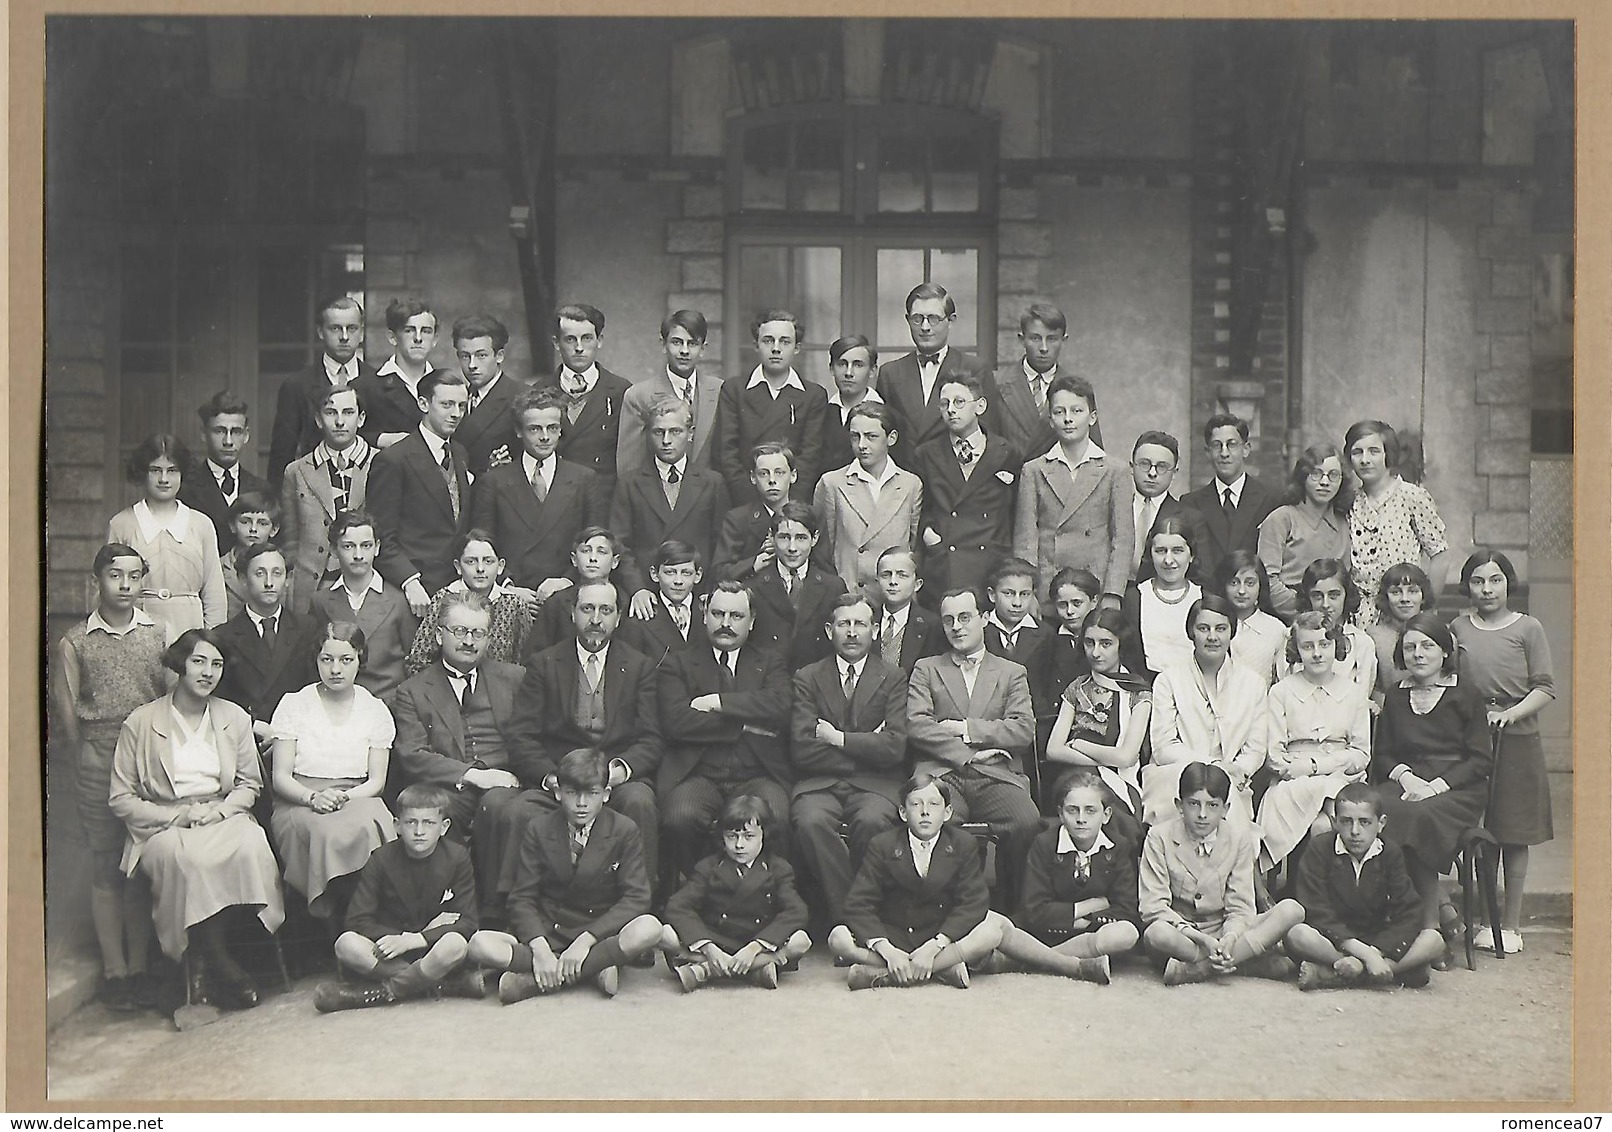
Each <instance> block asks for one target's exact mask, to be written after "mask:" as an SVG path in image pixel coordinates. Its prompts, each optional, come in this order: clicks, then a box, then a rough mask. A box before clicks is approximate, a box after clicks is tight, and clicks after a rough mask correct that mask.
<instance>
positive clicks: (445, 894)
mask: <svg viewBox="0 0 1612 1132" xmlns="http://www.w3.org/2000/svg"><path fill="white" fill-rule="evenodd" d="M452 899H453V889H451V888H444V889H443V890H442V902H443V903H444V904H446V903H447V902H448V901H450V900H452Z"/></svg>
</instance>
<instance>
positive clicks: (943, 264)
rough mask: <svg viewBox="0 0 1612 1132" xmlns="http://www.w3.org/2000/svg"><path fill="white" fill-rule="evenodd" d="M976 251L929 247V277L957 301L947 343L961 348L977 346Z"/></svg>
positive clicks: (977, 262)
mask: <svg viewBox="0 0 1612 1132" xmlns="http://www.w3.org/2000/svg"><path fill="white" fill-rule="evenodd" d="M979 258H980V257H979V252H978V251H977V250H975V249H974V248H931V249H930V251H929V278H930V279H931V280H933V281H934V282H936V283H939V284H940V285H941V286H942V287H944V288H946V290H947V291H949V292H951V296H952V298H954V299H956V300H957V321H955V322H953V323H952V333H951V338H950V343H951V345H953V346H961V347H963V348H964V349H973V348H974V347H975V346H977V345H979V316H980V309H979V297H980V277H979Z"/></svg>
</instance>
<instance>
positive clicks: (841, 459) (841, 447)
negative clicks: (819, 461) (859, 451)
mask: <svg viewBox="0 0 1612 1132" xmlns="http://www.w3.org/2000/svg"><path fill="white" fill-rule="evenodd" d="M830 392H832V390H831V391H830ZM870 392H871V390H870ZM855 459H856V450H855V449H854V448H852V447H851V430H850V429H849V428H847V427H846V424H845V416H844V414H843V412H842V410H841V409H840V407H839V406H838V405H836V404H835V403H834V402H833V401H830V402H829V403H828V411H827V412H826V413H824V414H823V470H824V472H828V471H830V470H831V469H834V468H843V467H845V465H847V464H849V463H850V462H851V461H852V460H855ZM818 482H819V483H821V482H822V480H821V479H819V480H818Z"/></svg>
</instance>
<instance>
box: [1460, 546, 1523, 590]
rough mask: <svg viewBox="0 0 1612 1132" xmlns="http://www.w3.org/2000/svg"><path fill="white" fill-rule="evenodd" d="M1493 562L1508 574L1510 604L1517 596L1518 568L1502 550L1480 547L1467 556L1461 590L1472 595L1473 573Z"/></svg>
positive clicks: (1463, 565)
mask: <svg viewBox="0 0 1612 1132" xmlns="http://www.w3.org/2000/svg"><path fill="white" fill-rule="evenodd" d="M1491 564H1493V565H1495V566H1498V567H1500V572H1501V573H1502V574H1504V575H1505V576H1506V601H1507V603H1508V604H1509V603H1510V602H1511V601H1512V600H1513V599H1514V598H1515V597H1516V596H1517V568H1516V567H1515V566H1513V565H1512V564H1511V559H1510V558H1509V557H1507V555H1506V553H1505V552H1504V551H1502V550H1490V549H1489V548H1488V547H1479V548H1478V549H1477V550H1474V551H1473V552H1472V553H1471V554H1470V555H1469V556H1468V557H1467V560H1466V561H1465V562H1463V563H1462V564H1461V592H1462V593H1463V594H1465V595H1466V596H1467V597H1471V596H1472V575H1473V574H1475V573H1477V571H1478V567H1480V566H1488V565H1491Z"/></svg>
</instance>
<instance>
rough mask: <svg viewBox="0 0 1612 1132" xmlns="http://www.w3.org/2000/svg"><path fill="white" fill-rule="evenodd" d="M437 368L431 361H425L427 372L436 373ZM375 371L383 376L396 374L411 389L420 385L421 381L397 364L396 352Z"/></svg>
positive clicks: (423, 374)
mask: <svg viewBox="0 0 1612 1132" xmlns="http://www.w3.org/2000/svg"><path fill="white" fill-rule="evenodd" d="M436 368H437V367H436V366H434V365H432V364H431V363H430V362H429V361H427V362H426V363H425V373H434V372H435V371H436ZM375 373H376V375H377V376H381V377H384V376H385V375H387V374H389V373H391V374H396V375H397V377H398V379H399V380H400V381H402V382H403V384H404V386H406V387H407V388H409V389H415V388H418V386H419V382H417V381H415V380H414V379H413V378H412V377H410V376H409V375H408V374H406V373H404V372H403V367H402V366H400V365H398V364H397V355H396V354H393V355H392V356H391V357H389V358H387V359H386V360H385V361H384V362H382V363H381V368H380V369H378V370H376V371H375ZM425 373H422V374H421V375H420V376H421V377H424V376H425Z"/></svg>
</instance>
